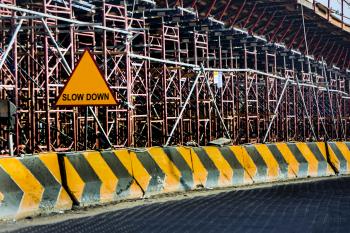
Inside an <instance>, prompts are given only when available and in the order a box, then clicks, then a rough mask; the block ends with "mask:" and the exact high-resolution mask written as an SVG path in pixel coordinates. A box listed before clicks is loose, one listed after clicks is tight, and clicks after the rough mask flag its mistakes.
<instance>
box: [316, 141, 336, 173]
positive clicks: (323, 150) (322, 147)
mask: <svg viewBox="0 0 350 233" xmlns="http://www.w3.org/2000/svg"><path fill="white" fill-rule="evenodd" d="M316 145H317V147H318V149H319V150H320V152H321V154H322V156H323V158H324V160H325V163H326V164H327V171H326V175H334V171H333V169H332V167H331V166H330V165H329V164H328V162H327V151H326V143H324V142H316Z"/></svg>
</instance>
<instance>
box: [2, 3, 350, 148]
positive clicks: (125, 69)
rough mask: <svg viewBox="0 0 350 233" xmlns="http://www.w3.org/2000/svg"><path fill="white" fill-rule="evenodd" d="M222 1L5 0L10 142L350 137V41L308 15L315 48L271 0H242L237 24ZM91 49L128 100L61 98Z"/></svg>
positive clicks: (133, 143) (121, 143) (6, 140)
mask: <svg viewBox="0 0 350 233" xmlns="http://www.w3.org/2000/svg"><path fill="white" fill-rule="evenodd" d="M194 2H196V1H194ZM209 2H210V1H209ZM217 2H219V1H217ZM221 2H225V3H226V4H223V3H220V4H221V5H220V4H219V7H218V9H220V11H219V10H216V12H217V13H216V14H217V15H218V16H216V17H215V18H214V17H211V16H212V15H213V13H212V11H215V9H216V8H215V3H216V1H212V4H209V3H208V4H207V6H209V7H207V8H205V9H206V10H205V14H204V16H203V13H201V12H203V10H200V9H199V8H198V7H196V5H191V6H189V3H186V1H184V2H182V1H176V2H175V1H174V2H173V3H170V2H169V3H168V2H166V3H165V2H163V1H159V2H157V3H156V2H154V1H152V0H147V1H146V0H137V1H118V0H103V1H81V0H79V1H77V0H17V1H16V0H0V25H1V28H0V48H1V50H0V53H1V57H0V100H8V101H10V102H11V103H13V105H14V106H15V112H14V113H13V114H12V115H11V114H10V115H11V116H10V117H9V118H8V119H2V118H1V119H0V130H1V131H0V150H3V151H10V150H11V149H12V148H10V147H12V146H11V145H14V146H13V147H14V148H15V149H14V151H15V154H20V153H36V152H41V151H78V150H86V149H100V148H104V147H113V148H128V147H151V146H163V145H167V146H168V145H186V144H187V145H207V144H208V143H209V142H210V141H212V140H214V139H218V138H221V137H226V138H229V139H230V140H231V141H232V143H233V144H243V143H265V142H278V141H315V140H346V139H349V137H350V132H349V130H350V108H349V107H348V106H349V103H350V102H349V100H350V97H349V94H350V77H349V76H350V74H349V68H350V59H349V57H350V56H349V55H350V54H348V50H349V46H350V43H348V44H346V43H345V42H344V43H345V45H344V44H342V46H338V45H337V44H336V43H335V42H333V41H332V40H331V39H332V38H330V37H325V38H323V39H322V40H321V39H318V38H316V37H315V36H313V35H314V34H312V33H311V29H309V28H308V27H306V32H305V33H304V34H306V33H307V37H306V36H305V38H306V40H309V43H311V44H312V46H311V49H310V55H308V53H306V52H305V38H304V36H303V35H302V34H303V25H302V24H301V23H300V21H298V22H299V24H298V25H297V26H296V24H295V22H294V21H295V19H294V21H293V19H288V20H292V21H293V22H294V23H293V24H288V22H289V21H288V22H287V21H286V20H287V19H285V18H282V19H280V20H279V22H280V23H279V24H277V25H273V30H272V29H269V27H270V25H269V24H270V23H271V22H272V20H271V18H273V17H275V16H276V14H267V13H268V8H267V5H266V4H267V3H266V2H268V1H256V2H255V4H254V3H246V1H244V4H242V5H241V6H240V7H237V9H236V12H235V14H234V17H231V18H230V20H229V21H230V25H229V26H227V20H225V19H228V15H227V14H228V13H227V12H228V11H229V7H230V2H231V1H221ZM246 4H247V5H250V6H251V7H252V8H253V9H252V10H251V11H250V13H248V12H246V11H245V10H244V6H246ZM270 4H271V3H270ZM314 4H317V3H314ZM296 6H299V5H297V3H296ZM259 7H260V8H261V7H262V8H263V9H264V10H263V11H262V12H261V14H254V11H256V12H258V9H260V8H259ZM276 7H279V4H278V3H277V4H276ZM295 11H300V6H299V8H296V9H295ZM256 12H255V13H256ZM270 13H271V12H270ZM242 15H245V16H244V17H242ZM299 16H300V14H299V13H298V17H299ZM265 18H266V19H265ZM220 20H223V21H220ZM298 20H300V19H298ZM224 21H225V22H224ZM261 22H262V23H261ZM306 24H308V25H307V26H309V21H308V20H307V21H306ZM310 24H311V23H310ZM237 25H239V26H240V28H243V29H238V28H237V27H236V26H237ZM343 27H344V26H343ZM308 30H310V31H308ZM312 30H314V29H312ZM257 31H258V32H260V34H262V35H266V36H261V35H260V36H259V35H257V34H256V33H255V32H257ZM345 35H347V39H349V34H348V33H346V34H345ZM286 39H287V40H286ZM324 41H328V42H327V43H325V45H324V46H322V44H323V42H324ZM329 43H330V47H328V44H329ZM332 44H333V46H332ZM85 49H89V50H90V51H91V53H92V54H93V55H94V57H95V60H96V62H97V64H98V65H99V67H100V69H101V70H102V71H103V73H104V77H105V79H106V81H107V83H108V84H109V85H110V87H111V89H112V90H113V91H114V92H115V95H116V99H117V100H118V103H119V104H118V106H116V107H90V108H89V107H87V108H85V107H84V108H83V107H79V108H77V107H76V108H56V107H55V101H56V98H57V96H58V95H59V93H60V91H61V90H62V88H63V86H64V83H65V81H66V80H67V79H68V77H69V76H70V73H71V71H72V70H73V68H74V66H75V65H76V63H77V61H78V60H79V58H80V56H81V55H82V53H83V51H84V50H85ZM11 117H13V118H14V120H13V121H10V120H9V119H10V118H11ZM99 132H102V134H106V135H105V138H107V139H108V141H109V142H110V143H111V145H107V146H105V145H102V144H103V143H101V140H99V139H100V138H99V135H100V133H99ZM11 135H14V141H13V142H11ZM108 144H109V143H108Z"/></svg>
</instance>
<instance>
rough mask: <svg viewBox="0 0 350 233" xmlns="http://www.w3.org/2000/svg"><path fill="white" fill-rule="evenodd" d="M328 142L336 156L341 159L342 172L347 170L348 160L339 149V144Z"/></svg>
mask: <svg viewBox="0 0 350 233" xmlns="http://www.w3.org/2000/svg"><path fill="white" fill-rule="evenodd" d="M327 144H328V145H329V146H330V147H331V149H332V151H333V153H334V154H335V156H336V157H337V158H338V160H339V167H340V171H341V172H346V171H347V168H348V162H347V161H346V159H345V157H344V155H343V153H342V152H341V151H340V150H339V148H338V146H337V144H335V143H333V142H329V143H327Z"/></svg>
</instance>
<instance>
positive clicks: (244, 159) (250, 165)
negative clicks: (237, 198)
mask: <svg viewBox="0 0 350 233" xmlns="http://www.w3.org/2000/svg"><path fill="white" fill-rule="evenodd" d="M229 148H230V150H231V151H232V152H233V154H234V155H235V156H236V158H237V160H238V162H239V163H240V164H241V165H242V166H243V169H244V171H245V172H244V183H245V184H252V183H253V180H252V174H255V173H256V166H255V164H254V162H253V160H252V159H251V158H250V157H249V155H248V154H247V152H246V151H245V150H244V149H243V147H242V146H230V147H229Z"/></svg>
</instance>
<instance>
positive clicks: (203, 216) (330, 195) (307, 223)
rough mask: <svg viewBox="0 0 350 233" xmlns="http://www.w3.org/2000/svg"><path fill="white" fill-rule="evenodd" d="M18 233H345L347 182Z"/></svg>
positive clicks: (238, 194)
mask: <svg viewBox="0 0 350 233" xmlns="http://www.w3.org/2000/svg"><path fill="white" fill-rule="evenodd" d="M17 232H38V233H39V232H40V233H42V232H64V233H69V232H72V233H80V232H89V233H103V232H108V233H112V232H166V233H171V232H181V233H182V232H254V233H255V232H268V233H271V232H278V233H280V232H296V233H300V232H315V233H318V232H332V233H333V232H346V233H348V232H350V178H339V179H334V180H326V181H319V182H315V183H304V184H292V185H283V186H276V187H272V188H262V189H255V190H242V191H233V192H227V193H221V194H218V195H213V196H206V197H197V198H194V199H188V200H181V201H173V202H167V203H158V204H151V205H148V206H139V207H135V208H132V209H126V210H120V211H116V212H112V213H105V214H101V215H97V216H94V217H87V218H81V219H75V220H69V221H65V222H61V223H56V224H53V225H45V226H35V227H30V228H25V229H22V230H20V231H17Z"/></svg>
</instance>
